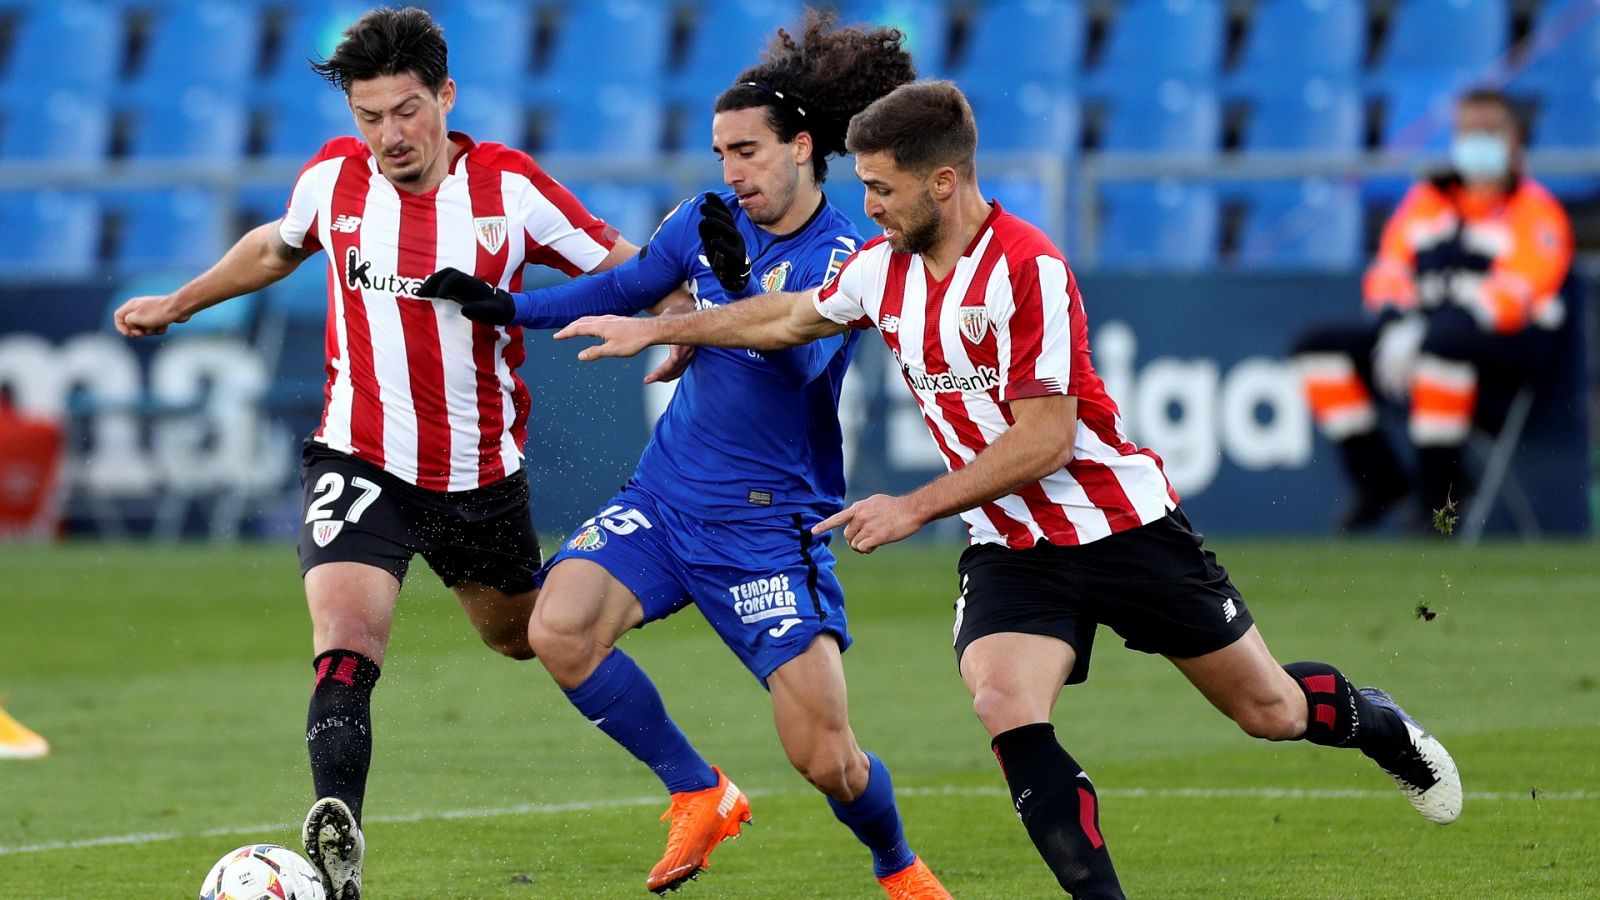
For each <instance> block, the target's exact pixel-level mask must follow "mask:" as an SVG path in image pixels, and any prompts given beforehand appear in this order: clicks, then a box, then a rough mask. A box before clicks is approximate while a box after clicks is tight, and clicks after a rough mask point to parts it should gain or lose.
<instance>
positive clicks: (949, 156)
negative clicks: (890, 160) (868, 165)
mask: <svg viewBox="0 0 1600 900" xmlns="http://www.w3.org/2000/svg"><path fill="white" fill-rule="evenodd" d="M845 145H846V146H848V147H849V149H850V152H851V153H854V154H857V155H860V154H862V153H877V152H880V151H884V150H887V151H888V152H889V155H890V156H892V157H894V162H895V165H897V166H899V167H900V168H902V169H907V170H910V171H913V172H916V173H918V174H923V175H925V174H927V173H928V172H931V171H933V170H934V169H936V168H939V167H940V166H951V167H953V168H954V169H955V170H956V171H958V172H960V173H961V174H962V175H963V176H966V177H968V178H971V177H972V175H973V172H974V169H975V165H974V160H975V157H976V156H977V153H978V123H977V120H975V119H974V118H973V117H972V106H971V105H969V104H968V103H967V98H966V96H965V95H963V94H962V93H961V89H960V88H958V87H956V86H955V85H954V84H953V83H951V82H948V81H918V82H914V83H912V84H903V85H901V86H900V87H897V88H895V89H894V90H893V91H890V92H889V93H888V94H887V95H885V96H883V97H881V98H879V99H878V100H875V101H873V103H872V105H871V106H868V107H867V108H866V109H864V110H862V111H861V112H860V113H859V114H857V115H856V117H855V118H853V119H851V120H850V130H849V131H848V132H847V133H846V135H845Z"/></svg>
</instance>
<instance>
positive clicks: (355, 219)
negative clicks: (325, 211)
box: [328, 215, 361, 234]
mask: <svg viewBox="0 0 1600 900" xmlns="http://www.w3.org/2000/svg"><path fill="white" fill-rule="evenodd" d="M360 227H361V217H360V216H352V215H343V216H340V217H339V218H337V219H334V220H333V224H332V225H329V226H328V228H329V229H331V230H333V231H337V232H339V233H340V234H355V233H356V229H357V228H360Z"/></svg>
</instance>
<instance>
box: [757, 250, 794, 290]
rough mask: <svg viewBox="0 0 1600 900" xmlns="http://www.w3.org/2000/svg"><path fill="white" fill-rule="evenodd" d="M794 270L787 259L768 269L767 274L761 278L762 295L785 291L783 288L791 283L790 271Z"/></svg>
mask: <svg viewBox="0 0 1600 900" xmlns="http://www.w3.org/2000/svg"><path fill="white" fill-rule="evenodd" d="M793 268H794V266H792V265H790V264H789V261H788V260H787V259H786V260H784V261H783V262H781V263H778V264H777V265H775V266H773V267H772V268H770V269H768V270H767V273H766V274H765V275H762V276H761V291H762V293H766V294H770V293H772V292H773V291H781V290H783V286H784V285H785V284H786V283H788V281H789V271H790V270H791V269H793Z"/></svg>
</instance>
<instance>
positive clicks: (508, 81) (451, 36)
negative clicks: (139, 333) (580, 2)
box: [434, 0, 534, 96]
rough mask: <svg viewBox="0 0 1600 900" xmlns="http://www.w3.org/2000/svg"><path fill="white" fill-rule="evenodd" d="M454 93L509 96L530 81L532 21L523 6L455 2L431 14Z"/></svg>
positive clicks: (497, 0)
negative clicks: (446, 49) (444, 51)
mask: <svg viewBox="0 0 1600 900" xmlns="http://www.w3.org/2000/svg"><path fill="white" fill-rule="evenodd" d="M434 20H435V21H437V22H438V23H439V26H440V27H441V28H443V29H444V39H445V42H446V43H447V44H448V45H449V47H450V76H451V77H452V78H454V79H455V80H456V85H457V86H458V87H460V88H463V89H465V88H468V87H472V88H479V89H482V90H485V91H493V92H498V93H503V94H505V95H507V96H514V95H516V94H517V93H518V92H520V91H521V89H522V85H523V84H524V83H525V82H526V81H527V80H528V79H529V78H531V77H532V70H533V46H534V19H533V11H532V9H531V7H530V5H529V4H527V3H513V2H507V0H456V2H453V3H449V4H447V5H445V6H443V7H442V8H441V9H439V10H438V11H437V12H436V13H434Z"/></svg>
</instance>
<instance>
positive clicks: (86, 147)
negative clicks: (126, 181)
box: [0, 88, 111, 166]
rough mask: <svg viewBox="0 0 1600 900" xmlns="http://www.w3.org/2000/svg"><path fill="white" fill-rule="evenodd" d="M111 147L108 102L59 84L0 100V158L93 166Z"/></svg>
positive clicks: (105, 155)
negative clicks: (28, 94)
mask: <svg viewBox="0 0 1600 900" xmlns="http://www.w3.org/2000/svg"><path fill="white" fill-rule="evenodd" d="M110 151H111V107H110V105H109V104H108V103H106V101H105V100H104V99H103V98H102V97H100V96H98V95H97V94H93V93H86V92H82V91H77V90H72V89H70V88H63V89H60V90H50V91H45V92H41V93H38V94H33V95H31V96H28V97H23V98H17V99H14V100H12V101H10V102H7V103H4V104H3V105H0V163H5V162H33V163H54V164H64V165H72V164H80V165H89V166H97V165H100V164H102V163H104V162H105V160H106V157H107V155H108V154H109V153H110Z"/></svg>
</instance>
